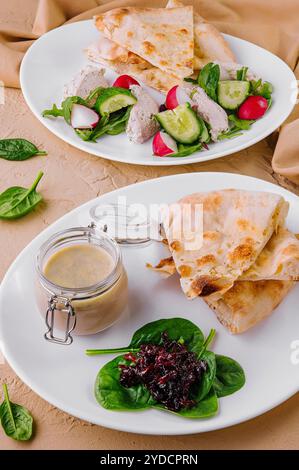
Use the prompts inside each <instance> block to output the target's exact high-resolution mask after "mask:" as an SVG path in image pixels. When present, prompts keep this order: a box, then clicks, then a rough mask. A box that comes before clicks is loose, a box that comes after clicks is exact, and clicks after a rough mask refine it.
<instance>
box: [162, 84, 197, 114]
mask: <svg viewBox="0 0 299 470" xmlns="http://www.w3.org/2000/svg"><path fill="white" fill-rule="evenodd" d="M184 103H191V99H190V98H189V96H188V95H187V93H186V92H185V91H184V89H183V88H182V87H180V86H179V85H176V86H174V87H172V88H171V89H170V90H169V92H168V93H167V96H166V101H165V104H166V108H167V109H174V108H176V107H177V106H179V105H180V104H184Z"/></svg>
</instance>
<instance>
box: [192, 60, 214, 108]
mask: <svg viewBox="0 0 299 470" xmlns="http://www.w3.org/2000/svg"><path fill="white" fill-rule="evenodd" d="M219 78H220V67H219V65H218V64H213V62H210V63H209V64H207V65H205V66H204V67H203V68H202V69H201V71H200V72H199V75H198V78H197V81H198V84H199V86H200V87H201V88H203V89H204V91H205V92H206V94H207V95H208V96H209V97H210V98H211V99H212V100H214V101H217V87H218V82H219Z"/></svg>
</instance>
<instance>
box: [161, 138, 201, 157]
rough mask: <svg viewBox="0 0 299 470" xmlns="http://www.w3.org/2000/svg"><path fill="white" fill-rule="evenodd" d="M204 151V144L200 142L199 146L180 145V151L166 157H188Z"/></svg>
mask: <svg viewBox="0 0 299 470" xmlns="http://www.w3.org/2000/svg"><path fill="white" fill-rule="evenodd" d="M200 150H202V143H201V142H198V143H197V144H192V145H187V144H181V143H179V144H178V151H177V152H175V153H170V154H169V155H165V156H166V157H172V158H176V157H187V156H188V155H191V154H192V153H194V152H199V151H200Z"/></svg>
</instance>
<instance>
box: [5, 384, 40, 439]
mask: <svg viewBox="0 0 299 470" xmlns="http://www.w3.org/2000/svg"><path fill="white" fill-rule="evenodd" d="M3 392H4V401H3V403H2V404H1V405H0V420H1V425H2V427H3V429H4V432H5V434H6V435H7V436H9V437H11V438H12V439H15V440H17V441H28V440H29V439H30V438H31V436H32V424H33V418H32V416H31V414H30V413H29V411H28V410H27V409H26V408H25V407H24V406H21V405H17V404H16V403H12V402H11V401H10V399H9V395H8V390H7V385H6V384H3Z"/></svg>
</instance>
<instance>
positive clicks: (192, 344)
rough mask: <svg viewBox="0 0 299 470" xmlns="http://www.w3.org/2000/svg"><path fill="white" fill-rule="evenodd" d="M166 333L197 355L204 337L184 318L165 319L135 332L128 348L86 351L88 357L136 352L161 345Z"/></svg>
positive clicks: (196, 327) (148, 324)
mask: <svg viewBox="0 0 299 470" xmlns="http://www.w3.org/2000/svg"><path fill="white" fill-rule="evenodd" d="M165 331H167V333H168V336H169V339H171V340H175V341H181V342H183V344H184V345H185V346H186V347H187V348H188V350H189V351H193V352H195V353H196V354H199V353H200V352H201V351H202V346H203V344H204V335H203V333H202V331H201V330H200V329H199V328H198V326H196V325H194V323H192V322H191V321H190V320H186V319H185V318H165V319H161V320H156V321H154V322H151V323H147V324H146V325H144V326H143V327H141V328H140V329H139V330H137V331H136V332H135V333H134V335H133V337H132V339H131V342H130V344H129V345H128V346H126V347H124V348H114V349H87V350H86V354H87V355H88V356H95V355H98V354H114V353H119V352H120V353H126V352H137V351H138V350H139V348H140V346H141V344H162V337H161V335H162V333H164V332H165Z"/></svg>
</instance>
